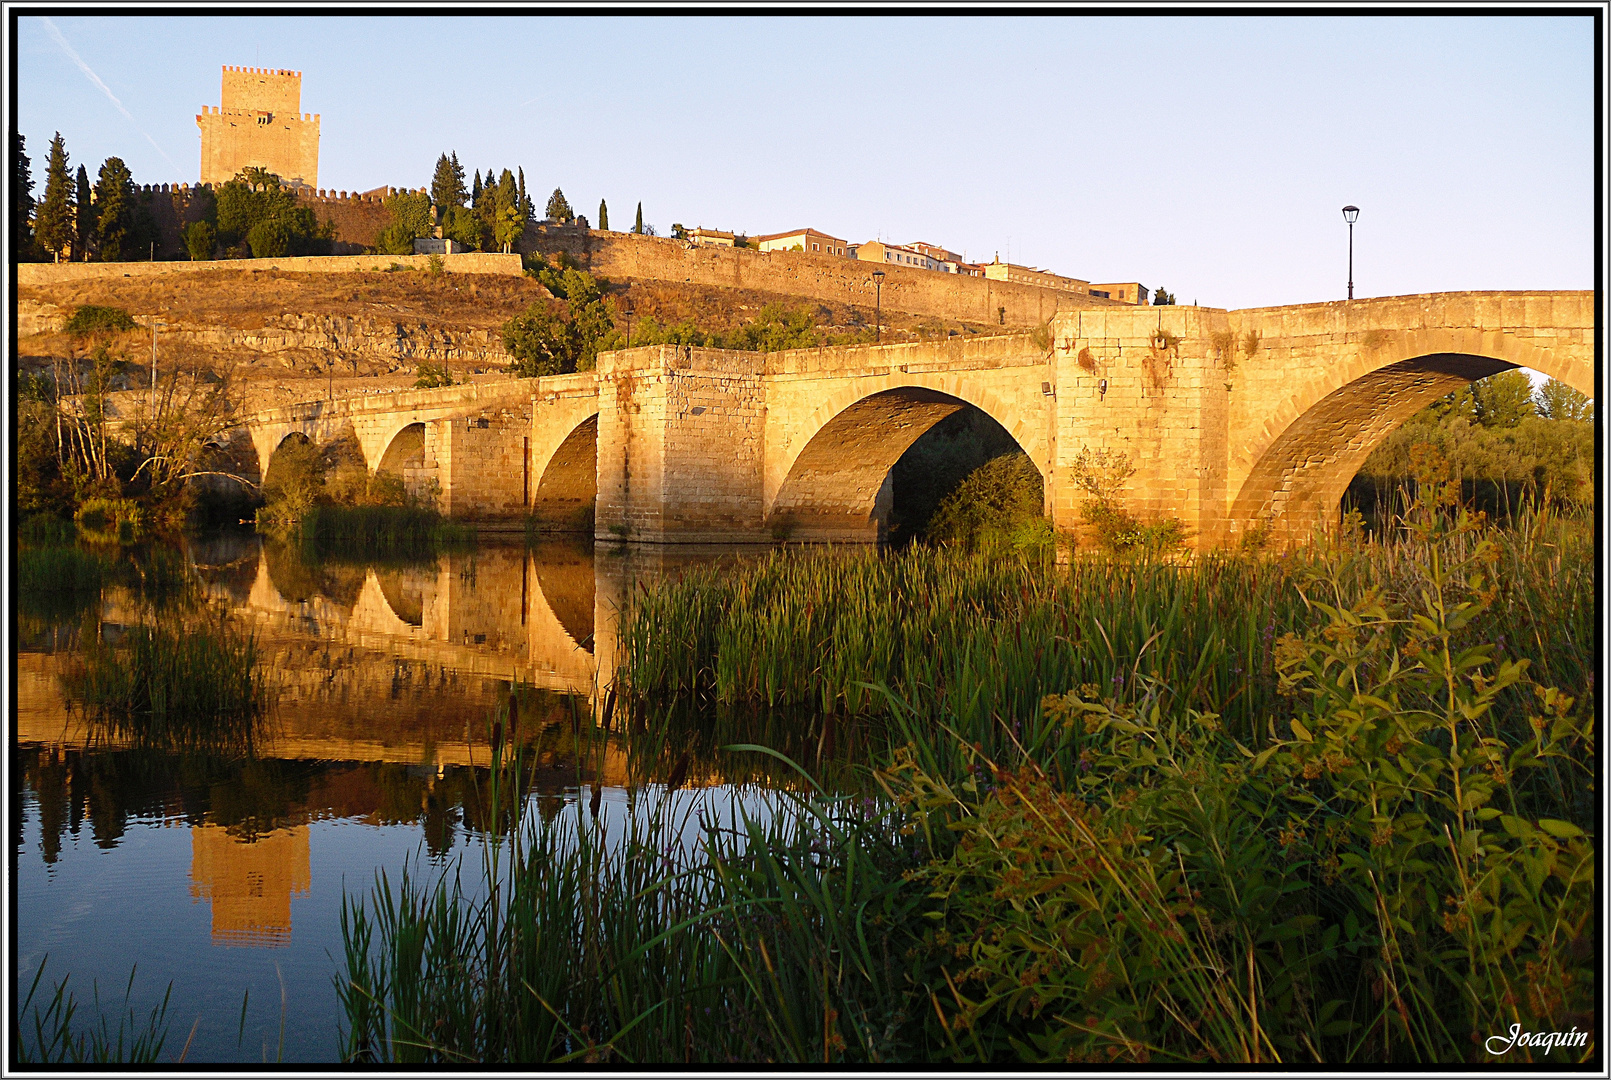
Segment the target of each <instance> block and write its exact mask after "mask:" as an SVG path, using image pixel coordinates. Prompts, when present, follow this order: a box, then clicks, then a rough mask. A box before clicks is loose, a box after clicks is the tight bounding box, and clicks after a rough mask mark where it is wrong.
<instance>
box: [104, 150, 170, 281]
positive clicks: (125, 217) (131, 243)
mask: <svg viewBox="0 0 1611 1080" xmlns="http://www.w3.org/2000/svg"><path fill="white" fill-rule="evenodd" d="M154 232H155V230H154V229H153V228H151V222H150V214H149V212H148V211H146V209H145V208H144V207H143V206H141V205H140V199H139V193H138V192H137V191H136V190H135V187H134V177H133V176H132V175H130V173H129V167H128V166H127V165H125V164H123V159H122V158H116V157H109V158H107V159H106V161H105V162H103V163H102V165H101V170H100V172H99V173H97V174H96V177H95V252H96V258H98V259H99V260H100V261H101V262H128V261H130V260H133V259H137V258H139V257H140V256H141V255H144V254H145V251H146V245H147V244H148V243H149V242H150V241H151V240H152V239H153V236H152V234H153V233H154Z"/></svg>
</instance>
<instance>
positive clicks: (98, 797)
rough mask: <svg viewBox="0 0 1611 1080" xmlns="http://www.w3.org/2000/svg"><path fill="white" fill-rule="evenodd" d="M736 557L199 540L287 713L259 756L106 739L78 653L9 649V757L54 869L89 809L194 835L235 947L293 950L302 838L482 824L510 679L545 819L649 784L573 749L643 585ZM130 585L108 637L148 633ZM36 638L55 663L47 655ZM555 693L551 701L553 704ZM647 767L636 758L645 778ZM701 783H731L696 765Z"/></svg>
mask: <svg viewBox="0 0 1611 1080" xmlns="http://www.w3.org/2000/svg"><path fill="white" fill-rule="evenodd" d="M733 555H734V552H733V549H731V548H724V549H710V550H706V551H700V550H681V549H675V550H653V549H651V550H644V549H641V548H637V549H632V550H623V549H621V548H614V549H602V548H601V549H600V550H599V551H598V552H597V554H595V552H594V549H593V545H592V544H591V543H586V544H575V543H545V544H542V545H539V546H537V547H534V548H527V547H526V546H524V545H507V546H500V545H498V544H496V543H490V544H489V543H487V542H485V541H483V542H482V544H481V545H480V546H479V547H478V548H477V549H476V550H474V551H472V552H467V553H463V554H451V555H442V556H439V557H437V558H435V559H434V560H428V561H425V562H423V563H414V564H395V563H394V564H380V565H377V564H363V563H340V562H326V563H319V564H310V563H307V562H304V561H303V560H301V559H300V558H299V557H298V556H297V555H296V553H295V552H294V551H292V550H290V549H288V548H286V547H283V546H280V545H276V544H274V543H271V542H265V541H262V540H260V539H259V538H258V537H256V536H244V535H235V536H224V537H216V538H213V539H210V540H206V541H197V542H193V543H192V544H191V545H190V548H189V550H188V552H187V556H188V561H190V562H191V564H192V565H193V566H194V567H195V570H196V573H197V575H198V577H199V578H200V580H201V582H202V585H203V588H204V591H205V592H206V594H207V595H208V597H209V599H210V600H211V601H212V602H213V603H214V604H216V605H217V606H218V607H219V608H221V609H223V610H224V611H226V612H227V613H228V614H229V616H230V617H231V619H232V620H233V621H234V622H235V623H236V624H237V625H239V626H240V627H242V628H243V629H249V630H250V631H251V632H252V633H253V634H254V636H255V638H256V641H257V644H258V648H259V650H260V655H261V658H262V661H261V662H262V664H263V667H264V669H265V671H266V672H267V673H268V677H269V681H270V684H271V686H273V687H274V691H275V696H274V703H273V705H272V706H271V708H270V710H269V713H268V715H267V716H266V717H265V719H264V722H263V724H262V725H261V729H260V736H259V737H258V738H257V739H256V740H255V747H254V753H253V755H251V757H250V760H242V759H238V758H228V757H226V758H217V759H216V760H214V759H212V758H197V757H193V756H192V757H189V758H187V757H185V756H184V755H178V754H173V753H169V752H166V751H161V750H155V749H152V748H149V747H141V746H135V745H131V744H128V743H127V742H126V741H124V740H122V739H120V738H118V737H115V736H110V737H109V734H108V732H107V731H106V729H105V728H104V727H101V726H98V725H97V724H96V723H94V722H93V721H92V720H91V719H90V718H88V717H87V716H86V714H85V711H84V710H83V709H81V708H78V707H76V706H74V705H72V704H71V702H70V700H69V698H68V696H67V695H66V694H64V691H63V684H62V681H61V675H62V673H63V672H64V671H65V670H66V669H67V667H68V665H69V664H71V662H72V660H71V656H70V653H69V652H68V651H67V650H66V648H65V645H64V646H63V647H61V648H60V650H59V651H58V650H57V647H56V646H53V645H50V644H48V643H45V642H44V641H43V640H41V641H39V642H34V643H32V644H31V645H30V647H29V649H28V651H23V652H21V653H19V655H18V658H17V659H18V676H19V678H18V687H17V691H18V693H17V700H18V709H17V714H16V724H17V727H16V747H17V749H18V751H19V752H20V753H21V755H22V756H21V757H19V758H18V761H19V763H20V765H21V767H22V771H23V772H24V773H25V777H24V780H25V783H26V785H27V786H28V787H29V788H30V789H31V790H33V791H34V792H35V794H36V797H37V807H38V809H37V812H38V814H39V827H40V844H41V848H42V854H43V855H44V862H45V864H47V865H49V864H54V863H55V862H56V861H57V859H58V858H60V857H62V855H63V854H64V851H63V845H64V842H68V841H66V837H67V835H68V833H71V835H72V836H73V837H75V838H76V837H77V836H78V832H79V827H78V822H79V819H80V818H81V817H84V816H85V815H87V817H88V823H89V824H90V825H91V828H92V833H93V840H94V844H95V846H96V847H99V848H103V849H110V848H113V847H119V846H121V842H122V839H123V837H124V835H125V833H126V831H127V830H129V829H130V828H132V827H135V826H136V825H137V824H138V823H139V822H141V821H142V820H163V821H168V822H174V823H177V822H179V821H184V822H186V823H187V824H188V825H189V827H190V834H191V836H190V839H191V851H190V859H189V875H188V883H187V884H188V893H189V899H190V901H191V902H193V903H207V904H209V905H210V907H211V911H212V927H211V941H212V944H214V945H223V946H230V945H233V946H248V947H259V948H260V947H264V946H269V947H273V946H286V945H289V944H290V943H291V922H292V920H291V911H292V901H293V900H294V899H296V898H298V897H302V896H305V895H307V894H308V891H309V889H310V887H311V885H310V882H311V869H310V861H309V860H310V834H309V828H310V825H314V826H316V827H317V823H319V822H322V821H330V820H336V821H350V822H354V823H362V824H370V825H389V824H403V823H416V822H417V823H418V824H419V825H420V826H421V827H422V828H423V830H424V842H425V844H426V846H427V848H428V850H429V851H430V853H431V854H433V855H437V856H440V855H445V854H446V853H447V852H448V851H449V850H450V849H451V848H452V846H453V843H454V840H453V837H454V834H455V832H457V831H459V830H462V829H470V830H474V829H478V828H483V827H485V826H486V825H488V824H490V823H488V822H481V821H480V820H479V816H480V811H479V810H478V809H477V807H479V806H481V805H484V803H485V796H484V793H479V791H480V787H481V785H483V784H484V783H485V771H484V770H485V767H486V766H487V765H488V764H489V762H490V749H489V746H488V741H489V728H490V723H491V718H492V715H493V712H494V710H495V709H496V708H497V707H498V706H499V705H500V704H502V703H503V702H504V701H505V700H506V699H507V697H508V695H509V693H510V690H511V688H512V687H514V686H515V685H517V684H519V685H521V686H524V687H535V688H537V691H538V692H537V693H535V694H534V693H532V692H530V691H525V690H523V691H522V701H523V705H522V711H521V721H522V723H521V739H522V742H523V743H525V744H526V747H527V760H532V761H534V762H535V763H536V765H537V771H536V774H535V776H534V777H533V778H532V779H533V787H534V796H535V797H536V799H537V808H538V809H539V810H540V811H543V812H544V813H545V814H547V813H551V812H553V811H554V810H555V809H556V808H557V807H558V806H559V805H560V803H561V800H562V799H563V797H564V793H565V792H566V791H567V790H574V789H575V788H577V787H578V785H581V786H583V787H586V786H591V785H602V786H603V787H605V788H624V787H631V786H635V784H637V783H641V782H643V781H644V779H645V778H644V777H643V776H641V775H637V774H636V773H634V771H633V770H632V769H631V768H630V767H629V758H628V750H627V747H626V745H625V741H624V739H622V738H621V737H619V736H613V737H610V738H608V739H607V740H604V741H603V743H602V745H601V744H592V746H591V748H590V749H588V750H587V752H585V753H584V752H580V744H579V743H578V741H577V740H576V739H575V738H574V737H573V736H572V734H571V733H572V724H573V721H576V720H580V721H582V722H583V723H584V724H585V723H586V722H587V718H588V717H589V714H590V713H592V712H594V711H595V710H596V709H597V708H598V706H599V703H600V700H601V698H602V697H603V696H604V695H602V694H600V692H599V691H600V688H604V689H605V690H606V691H607V689H608V687H609V686H610V682H611V679H612V678H613V676H614V669H615V660H616V641H617V629H618V625H619V617H618V611H619V609H620V606H621V603H622V600H623V599H624V598H626V597H628V596H630V595H631V590H633V589H635V588H637V587H638V584H639V582H646V581H651V580H653V579H655V578H658V577H660V576H661V575H664V574H666V573H668V572H675V571H676V570H677V569H678V568H680V567H681V566H685V565H688V564H689V563H694V562H701V561H708V560H711V559H713V558H732V557H733ZM150 617H151V616H150V612H149V611H148V610H145V609H143V608H142V606H141V605H140V604H139V603H138V602H137V601H136V599H135V598H134V596H133V595H132V594H130V593H128V592H127V591H126V590H124V589H123V588H121V587H108V588H107V589H105V590H104V591H103V593H102V597H101V603H100V606H99V612H98V619H97V620H96V621H97V623H98V624H99V626H100V628H101V629H102V630H103V631H104V632H108V633H114V634H115V633H116V632H117V631H118V629H119V628H120V627H127V626H129V625H132V624H134V623H136V622H139V621H142V620H147V619H149V618H150ZM41 644H44V646H45V649H44V651H39V649H38V647H39V646H40V645H41ZM543 691H546V692H547V693H543ZM640 764H641V763H640ZM694 773H695V774H696V775H691V776H690V777H689V784H690V786H694V785H698V786H704V785H707V784H711V783H719V782H720V777H719V776H717V775H715V774H714V772H713V771H712V770H707V769H696V770H694Z"/></svg>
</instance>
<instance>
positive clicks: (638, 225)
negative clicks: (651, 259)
mask: <svg viewBox="0 0 1611 1080" xmlns="http://www.w3.org/2000/svg"><path fill="white" fill-rule="evenodd" d="M632 231H633V232H635V233H637V234H638V235H639V236H642V235H643V203H641V202H640V203H638V220H637V222H636V223H635V224H633V226H632Z"/></svg>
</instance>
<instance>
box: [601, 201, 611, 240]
mask: <svg viewBox="0 0 1611 1080" xmlns="http://www.w3.org/2000/svg"><path fill="white" fill-rule="evenodd" d="M599 228H600V229H602V230H603V231H605V232H609V231H610V208H609V207H608V206H605V205H604V200H603V199H600V200H599Z"/></svg>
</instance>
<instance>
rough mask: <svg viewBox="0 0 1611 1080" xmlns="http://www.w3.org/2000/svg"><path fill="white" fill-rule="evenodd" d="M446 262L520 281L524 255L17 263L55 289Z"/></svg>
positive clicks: (458, 269)
mask: <svg viewBox="0 0 1611 1080" xmlns="http://www.w3.org/2000/svg"><path fill="white" fill-rule="evenodd" d="M432 259H440V260H442V270H443V271H444V272H445V273H449V274H502V275H505V276H509V277H520V276H521V275H522V274H523V273H524V272H525V271H524V270H523V269H522V268H521V265H520V256H519V255H503V254H500V253H497V252H488V251H471V252H463V253H461V254H457V255H303V256H298V257H293V258H284V259H207V260H203V261H200V262H188V261H186V262H161V261H158V262H121V263H18V264H16V266H15V269H16V271H17V283H18V284H19V285H56V284H60V283H62V282H68V281H90V280H95V279H100V278H120V277H150V276H153V275H159V274H194V273H200V272H203V271H207V270H252V271H257V270H283V271H286V272H288V273H297V274H354V273H374V272H377V271H381V272H384V271H389V270H394V269H396V270H428V269H430V264H431V260H432Z"/></svg>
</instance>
